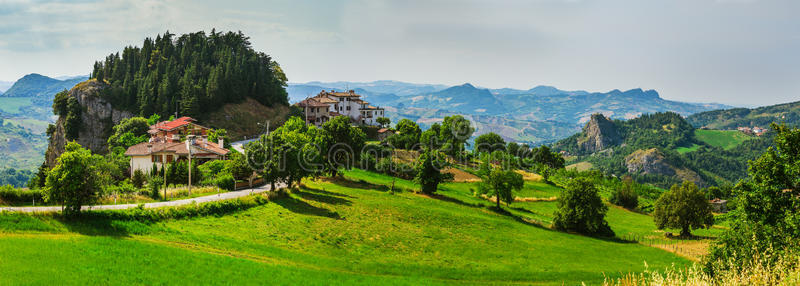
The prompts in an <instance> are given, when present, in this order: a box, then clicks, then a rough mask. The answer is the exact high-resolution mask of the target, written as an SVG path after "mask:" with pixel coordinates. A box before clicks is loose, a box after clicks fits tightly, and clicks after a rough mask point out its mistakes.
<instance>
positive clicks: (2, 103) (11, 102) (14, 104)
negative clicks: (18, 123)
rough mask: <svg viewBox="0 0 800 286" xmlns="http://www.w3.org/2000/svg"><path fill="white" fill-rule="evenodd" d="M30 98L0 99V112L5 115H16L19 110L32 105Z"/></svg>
mask: <svg viewBox="0 0 800 286" xmlns="http://www.w3.org/2000/svg"><path fill="white" fill-rule="evenodd" d="M31 100H32V98H30V97H0V111H2V112H5V113H18V112H20V110H19V109H20V108H22V107H25V106H29V105H31V104H32V101H31Z"/></svg>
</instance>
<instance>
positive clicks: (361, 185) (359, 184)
mask: <svg viewBox="0 0 800 286" xmlns="http://www.w3.org/2000/svg"><path fill="white" fill-rule="evenodd" d="M327 181H328V182H331V183H333V184H335V185H337V186H342V187H346V188H353V189H365V190H376V191H381V192H386V191H389V187H388V186H384V185H379V184H373V183H370V182H367V181H364V180H358V181H353V180H350V179H347V178H341V177H335V178H328V179H327Z"/></svg>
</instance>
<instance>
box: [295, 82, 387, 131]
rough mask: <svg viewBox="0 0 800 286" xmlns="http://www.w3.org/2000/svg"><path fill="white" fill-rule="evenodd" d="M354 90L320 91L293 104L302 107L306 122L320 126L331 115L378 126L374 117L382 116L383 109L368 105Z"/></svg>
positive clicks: (357, 122)
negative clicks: (343, 116)
mask: <svg viewBox="0 0 800 286" xmlns="http://www.w3.org/2000/svg"><path fill="white" fill-rule="evenodd" d="M360 97H361V95H359V94H356V93H355V91H353V90H349V91H347V92H336V91H333V90H331V91H325V90H323V91H321V92H320V93H319V94H317V95H316V96H314V97H309V98H306V99H305V100H303V101H300V102H298V103H296V104H295V106H298V107H300V108H302V109H303V114H304V115H305V120H306V123H311V124H314V125H316V126H320V125H322V124H323V123H325V122H328V120H330V119H331V118H333V117H336V116H340V115H345V116H348V117H350V119H351V120H352V122H354V123H356V124H361V125H371V126H378V125H379V124H378V122H377V121H376V119H377V118H378V117H383V116H384V109H383V108H380V107H375V106H372V105H369V102H366V101H364V100H361V98H360Z"/></svg>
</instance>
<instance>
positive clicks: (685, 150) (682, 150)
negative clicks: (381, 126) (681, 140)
mask: <svg viewBox="0 0 800 286" xmlns="http://www.w3.org/2000/svg"><path fill="white" fill-rule="evenodd" d="M697 149H700V145H697V144H692V146H691V147H678V148H675V151H678V153H681V154H684V153H689V152H693V151H697Z"/></svg>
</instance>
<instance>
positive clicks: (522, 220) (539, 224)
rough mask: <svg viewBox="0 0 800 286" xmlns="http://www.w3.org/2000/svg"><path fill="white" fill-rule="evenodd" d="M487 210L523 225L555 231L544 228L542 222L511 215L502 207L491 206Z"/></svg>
mask: <svg viewBox="0 0 800 286" xmlns="http://www.w3.org/2000/svg"><path fill="white" fill-rule="evenodd" d="M487 209H488V210H490V211H492V212H494V213H496V214H499V215H504V216H507V217H510V218H512V219H514V220H515V221H517V222H520V223H522V224H525V225H529V226H533V227H537V228H540V229H544V230H549V231H553V229H551V228H549V227H546V226H544V225H543V223H542V222H539V221H533V220H531V219H526V218H524V217H522V216H518V215H515V214H513V213H511V212H510V211H508V210H506V209H504V208H502V207H500V208H497V206H490V207H487Z"/></svg>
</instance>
